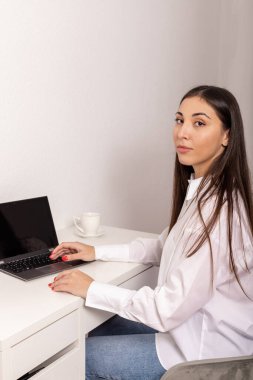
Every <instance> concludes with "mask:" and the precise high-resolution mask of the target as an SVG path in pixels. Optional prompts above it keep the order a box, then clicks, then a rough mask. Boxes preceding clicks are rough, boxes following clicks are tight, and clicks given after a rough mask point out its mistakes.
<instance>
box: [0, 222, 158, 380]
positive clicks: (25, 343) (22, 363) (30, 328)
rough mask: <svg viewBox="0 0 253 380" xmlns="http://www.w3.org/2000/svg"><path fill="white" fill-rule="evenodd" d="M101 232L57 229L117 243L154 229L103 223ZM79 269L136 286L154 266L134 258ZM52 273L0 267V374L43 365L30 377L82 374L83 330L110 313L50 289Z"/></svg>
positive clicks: (70, 236) (1, 378)
mask: <svg viewBox="0 0 253 380" xmlns="http://www.w3.org/2000/svg"><path fill="white" fill-rule="evenodd" d="M104 228H105V235H104V236H101V237H99V238H96V239H82V238H80V237H78V236H76V235H75V234H74V231H73V228H72V227H71V228H68V229H65V230H61V231H59V232H58V238H59V241H83V242H85V243H87V244H92V245H99V244H121V243H128V242H130V241H131V240H133V239H135V238H137V237H139V236H141V237H156V236H157V235H155V234H149V233H145V232H138V231H130V230H124V229H119V228H114V227H104ZM78 269H80V270H82V271H84V272H86V273H88V274H89V275H90V276H92V277H93V278H94V279H95V280H98V281H101V282H105V283H110V284H115V285H119V286H125V287H128V288H131V289H137V288H139V287H140V286H142V285H144V284H148V285H150V286H154V285H155V280H156V276H157V268H154V267H149V266H145V265H142V264H134V263H119V262H118V263H117V262H110V263H109V262H99V261H97V262H92V263H89V264H86V265H83V266H81V267H79V268H78ZM53 277H54V275H53V276H46V277H43V278H41V279H37V280H33V281H30V282H23V281H21V280H18V279H16V278H14V277H11V276H8V275H5V274H3V273H0V380H16V379H17V378H19V377H21V376H22V375H24V374H25V373H27V372H29V371H31V370H33V369H35V368H36V367H37V366H41V365H42V366H43V367H44V369H43V370H41V371H40V372H38V373H37V374H36V375H34V376H32V377H31V379H33V380H59V379H61V380H69V379H74V380H78V379H82V380H83V379H84V355H85V354H84V339H85V334H87V332H89V331H90V330H91V329H93V328H94V327H96V326H98V325H99V324H100V323H102V322H103V321H105V320H106V319H108V318H109V317H110V314H109V313H107V312H103V311H99V310H95V309H91V308H86V307H84V300H83V299H81V298H78V297H75V296H72V295H70V294H67V293H54V292H52V291H51V290H50V289H49V287H48V283H49V282H52V279H53Z"/></svg>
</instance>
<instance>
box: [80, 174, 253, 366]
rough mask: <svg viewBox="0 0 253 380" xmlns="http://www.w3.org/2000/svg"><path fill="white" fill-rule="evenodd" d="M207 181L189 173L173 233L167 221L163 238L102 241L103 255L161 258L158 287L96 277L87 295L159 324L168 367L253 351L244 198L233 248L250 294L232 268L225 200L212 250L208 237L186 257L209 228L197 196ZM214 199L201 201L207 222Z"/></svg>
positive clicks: (251, 259)
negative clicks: (126, 285) (137, 286)
mask: <svg viewBox="0 0 253 380" xmlns="http://www.w3.org/2000/svg"><path fill="white" fill-rule="evenodd" d="M200 181H201V178H200V179H195V180H194V179H191V180H190V181H189V186H188V191H187V195H186V199H185V202H184V205H183V207H182V210H181V213H180V215H179V217H178V220H177V223H176V224H175V226H174V227H173V229H172V230H171V231H170V233H169V234H168V229H166V230H165V231H163V233H162V234H161V235H160V237H159V238H157V239H141V238H140V239H137V240H135V241H133V242H132V243H130V244H129V245H110V246H98V247H96V249H95V250H96V258H97V259H98V260H106V261H108V260H114V261H129V262H130V261H132V262H142V263H152V264H154V265H160V270H159V276H158V282H157V286H156V287H155V289H151V288H150V287H148V286H144V287H142V288H141V289H139V290H137V291H135V290H128V289H122V288H119V287H117V286H114V285H108V284H102V283H98V282H97V281H94V282H92V284H91V286H90V287H89V290H88V294H87V298H86V305H87V306H90V307H94V308H98V309H102V310H107V311H110V312H113V313H116V314H119V315H120V316H122V317H124V318H127V319H130V320H133V321H139V322H142V323H144V324H146V325H148V326H150V327H153V328H154V329H157V330H158V331H159V333H157V334H156V347H157V353H158V357H159V359H160V362H161V364H162V365H163V366H164V368H166V369H168V368H170V367H171V366H173V365H175V364H177V363H179V362H183V361H188V360H198V359H206V358H219V357H229V356H237V355H251V354H253V269H252V268H253V238H252V234H251V232H250V228H249V224H248V221H247V218H246V214H245V210H244V206H243V203H242V201H241V199H240V198H239V204H240V205H239V206H240V213H241V222H240V220H239V217H238V213H237V211H236V210H235V211H234V215H233V236H232V248H233V254H234V257H235V262H236V266H237V270H238V274H239V277H240V281H241V283H242V285H243V288H244V290H245V291H246V293H247V295H248V296H249V297H250V298H251V299H249V298H247V297H246V296H245V295H244V294H243V292H242V290H241V288H240V286H239V285H238V282H237V281H236V279H235V276H234V274H233V273H231V271H230V269H229V246H228V238H227V209H226V204H224V206H223V207H222V209H221V211H220V217H219V220H218V222H217V224H216V225H215V226H214V228H213V229H212V231H211V232H210V240H211V244H212V258H211V254H210V248H209V244H208V242H207V241H206V242H205V243H204V244H203V245H202V247H201V248H200V249H199V250H198V252H197V253H195V254H194V255H192V256H191V257H188V258H187V257H186V254H187V252H188V251H189V249H190V248H191V247H192V244H193V243H194V241H195V239H196V237H197V236H198V235H199V232H200V231H201V229H202V224H201V221H200V219H199V217H198V214H197V209H196V204H197V203H196V197H195V195H196V190H197V188H198V186H199V183H200ZM214 202H215V198H214V197H213V198H210V200H209V201H208V202H207V204H206V205H205V206H204V207H203V209H202V213H203V216H204V220H205V221H206V222H207V221H208V218H209V216H210V213H211V211H212V210H213V208H214ZM240 223H241V227H242V232H241V228H240ZM244 257H245V258H246V260H247V264H248V268H249V271H247V269H246V268H245V263H244Z"/></svg>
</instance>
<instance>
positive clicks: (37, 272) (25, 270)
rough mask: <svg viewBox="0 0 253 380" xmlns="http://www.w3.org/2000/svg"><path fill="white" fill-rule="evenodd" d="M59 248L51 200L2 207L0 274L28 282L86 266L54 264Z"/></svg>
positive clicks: (75, 263)
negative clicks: (53, 254) (52, 256)
mask: <svg viewBox="0 0 253 380" xmlns="http://www.w3.org/2000/svg"><path fill="white" fill-rule="evenodd" d="M57 245H58V239H57V235H56V231H55V226H54V222H53V218H52V214H51V210H50V206H49V202H48V198H47V197H46V196H44V197H38V198H32V199H24V200H19V201H15V202H8V203H2V204H0V271H1V272H4V273H6V274H8V275H11V276H14V277H16V278H19V279H20V280H24V281H29V280H33V279H35V278H39V277H42V276H47V275H50V274H52V273H57V272H60V271H63V270H66V269H71V268H72V267H75V266H78V265H83V264H85V262H84V261H82V260H75V261H71V262H63V261H62V260H61V258H58V259H57V260H54V261H52V260H51V259H50V258H49V256H50V253H51V251H52V250H53V249H54V248H55V247H56V246H57Z"/></svg>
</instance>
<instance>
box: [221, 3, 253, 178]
mask: <svg viewBox="0 0 253 380" xmlns="http://www.w3.org/2000/svg"><path fill="white" fill-rule="evenodd" d="M252 17H253V1H252V0H222V1H221V31H220V52H219V57H220V62H219V84H220V85H221V86H224V87H227V88H228V89H229V90H231V91H232V92H233V94H234V95H235V96H236V98H237V100H238V102H239V105H240V107H241V111H242V115H243V120H244V126H245V138H246V147H247V152H248V157H249V166H250V169H251V172H252V174H253V124H252V104H253V43H252V35H253V23H252Z"/></svg>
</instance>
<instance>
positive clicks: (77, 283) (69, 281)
mask: <svg viewBox="0 0 253 380" xmlns="http://www.w3.org/2000/svg"><path fill="white" fill-rule="evenodd" d="M93 281H94V279H93V278H91V277H90V276H88V275H87V274H85V273H83V272H80V271H79V270H72V271H70V270H67V271H64V272H61V273H59V274H58V276H56V277H55V278H54V282H52V283H51V284H48V286H50V288H51V289H52V290H53V291H55V292H68V293H71V294H73V295H74V296H79V297H82V298H86V296H87V291H88V289H89V286H90V284H91V283H92V282H93Z"/></svg>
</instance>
